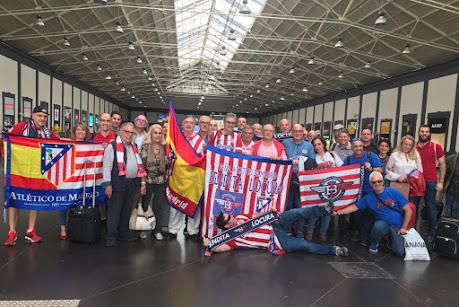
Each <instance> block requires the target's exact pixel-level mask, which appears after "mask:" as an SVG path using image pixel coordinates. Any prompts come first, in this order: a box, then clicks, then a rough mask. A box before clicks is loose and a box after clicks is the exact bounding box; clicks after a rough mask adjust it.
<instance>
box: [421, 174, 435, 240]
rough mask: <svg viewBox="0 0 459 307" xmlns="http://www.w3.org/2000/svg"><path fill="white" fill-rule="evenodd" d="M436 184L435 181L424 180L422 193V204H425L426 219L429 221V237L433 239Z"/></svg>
mask: <svg viewBox="0 0 459 307" xmlns="http://www.w3.org/2000/svg"><path fill="white" fill-rule="evenodd" d="M436 185H437V182H436V181H428V182H426V193H425V195H424V205H425V206H426V210H427V220H428V221H429V232H428V236H429V239H433V237H434V236H435V226H436V225H437V201H436V195H437V191H436V190H435V186H436Z"/></svg>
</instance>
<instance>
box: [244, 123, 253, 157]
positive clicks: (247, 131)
mask: <svg viewBox="0 0 459 307" xmlns="http://www.w3.org/2000/svg"><path fill="white" fill-rule="evenodd" d="M252 139H253V130H252V128H250V126H245V127H244V128H243V129H242V153H243V154H245V155H251V154H252V147H253V145H254V144H255V143H254V142H253V141H252Z"/></svg>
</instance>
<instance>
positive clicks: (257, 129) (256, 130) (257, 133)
mask: <svg viewBox="0 0 459 307" xmlns="http://www.w3.org/2000/svg"><path fill="white" fill-rule="evenodd" d="M252 130H253V140H254V141H258V140H261V132H262V130H263V126H262V125H260V124H259V123H256V124H253V125H252Z"/></svg>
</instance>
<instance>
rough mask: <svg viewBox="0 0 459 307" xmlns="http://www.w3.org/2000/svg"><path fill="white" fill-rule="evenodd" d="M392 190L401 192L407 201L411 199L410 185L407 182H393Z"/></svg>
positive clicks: (391, 184) (391, 183)
mask: <svg viewBox="0 0 459 307" xmlns="http://www.w3.org/2000/svg"><path fill="white" fill-rule="evenodd" d="M389 186H390V187H391V188H394V189H397V190H399V191H400V193H402V194H403V196H405V198H406V199H408V198H409V197H410V188H411V187H410V184H409V183H406V182H397V181H391V182H390V185H389Z"/></svg>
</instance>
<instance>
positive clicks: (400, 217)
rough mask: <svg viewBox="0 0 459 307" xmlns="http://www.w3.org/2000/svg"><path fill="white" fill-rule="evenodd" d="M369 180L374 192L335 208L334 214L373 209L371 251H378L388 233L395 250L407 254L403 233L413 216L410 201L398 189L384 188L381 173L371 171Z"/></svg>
mask: <svg viewBox="0 0 459 307" xmlns="http://www.w3.org/2000/svg"><path fill="white" fill-rule="evenodd" d="M370 182H371V186H372V187H373V190H372V191H370V192H369V193H368V194H367V195H365V197H363V198H362V199H361V200H359V201H358V202H357V204H355V205H351V206H349V207H346V208H344V209H342V210H339V211H335V212H333V215H334V216H336V215H343V214H349V213H352V212H356V211H357V210H367V209H369V210H371V211H372V212H373V213H374V214H375V216H376V222H375V223H374V225H373V227H372V229H371V234H370V246H369V251H370V253H372V254H376V253H377V252H378V247H379V244H380V242H381V240H382V239H383V238H384V237H387V236H389V237H390V241H391V249H392V250H393V252H394V253H395V254H396V255H397V256H400V257H405V240H404V238H403V237H402V235H405V234H406V233H407V232H408V229H407V228H408V223H409V221H410V219H411V215H412V211H411V208H410V206H408V205H407V204H408V200H407V199H406V198H405V197H404V196H403V194H402V193H400V192H399V191H398V190H397V189H393V188H389V187H384V178H383V176H382V175H381V173H380V172H372V173H371V175H370Z"/></svg>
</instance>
